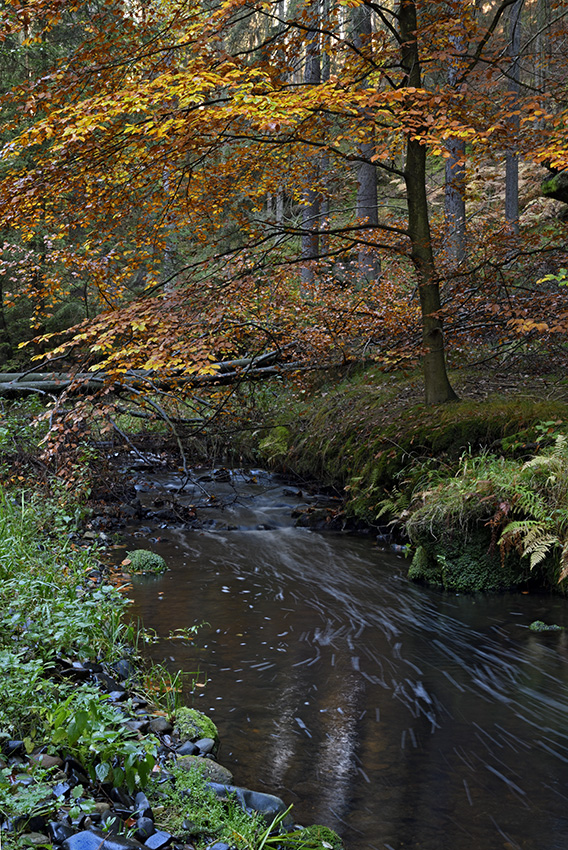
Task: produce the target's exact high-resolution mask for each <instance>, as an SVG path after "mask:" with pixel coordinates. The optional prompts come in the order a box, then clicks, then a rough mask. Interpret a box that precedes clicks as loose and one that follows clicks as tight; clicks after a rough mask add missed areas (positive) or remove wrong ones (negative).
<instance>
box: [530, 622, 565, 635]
mask: <svg viewBox="0 0 568 850" xmlns="http://www.w3.org/2000/svg"><path fill="white" fill-rule="evenodd" d="M529 629H530V630H531V632H561V631H562V630H563V626H557V625H555V624H552V625H547V624H546V623H543V621H542V620H533V622H532V623H531V624H530V626H529Z"/></svg>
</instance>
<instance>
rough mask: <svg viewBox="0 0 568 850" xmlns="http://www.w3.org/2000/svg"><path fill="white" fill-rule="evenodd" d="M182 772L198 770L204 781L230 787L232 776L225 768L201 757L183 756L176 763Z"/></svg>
mask: <svg viewBox="0 0 568 850" xmlns="http://www.w3.org/2000/svg"><path fill="white" fill-rule="evenodd" d="M176 764H177V766H178V767H181V768H182V770H200V771H202V772H203V775H204V776H205V778H206V779H209V780H210V781H211V782H220V783H221V784H222V785H230V784H231V783H232V781H233V774H232V773H231V771H230V770H228V769H227V768H226V767H223V765H221V764H217V762H216V761H211V760H210V759H204V758H202V757H201V756H183V757H182V758H180V759H178V760H177V762H176Z"/></svg>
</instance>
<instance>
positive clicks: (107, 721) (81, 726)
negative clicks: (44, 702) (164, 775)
mask: <svg viewBox="0 0 568 850" xmlns="http://www.w3.org/2000/svg"><path fill="white" fill-rule="evenodd" d="M123 721H124V716H123V715H122V714H121V713H120V712H119V711H118V710H117V709H116V708H114V706H112V704H111V703H110V702H109V700H108V697H106V696H104V695H101V694H100V693H99V692H98V691H97V690H96V689H94V688H90V687H87V686H85V687H83V688H81V689H80V690H78V691H76V692H75V693H73V694H71V695H70V696H69V697H68V698H67V699H66V700H65V701H64V702H62V703H60V704H59V705H57V706H56V707H55V708H54V709H53V711H51V712H49V713H48V714H47V716H46V730H47V732H48V733H49V738H50V740H51V742H52V745H53V746H54V747H55V748H57V749H61V750H63V751H64V752H66V753H69V754H71V755H73V756H74V757H75V758H77V759H78V760H79V761H80V762H81V764H83V766H84V767H85V768H86V769H87V771H88V772H89V775H90V777H91V779H92V780H93V781H97V780H98V781H99V782H112V784H113V785H115V786H117V787H120V786H121V785H124V784H126V786H127V788H128V790H129V791H133V790H134V789H135V788H143V787H145V786H146V785H147V784H148V781H149V778H150V774H151V771H152V768H153V767H154V764H155V762H156V753H155V744H154V743H153V742H152V741H151V740H149V739H148V740H142V741H138V740H137V739H136V737H135V734H134V733H133V732H131V731H130V730H128V729H127V728H126V727H125V726H124V725H123Z"/></svg>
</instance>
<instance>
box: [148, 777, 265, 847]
mask: <svg viewBox="0 0 568 850" xmlns="http://www.w3.org/2000/svg"><path fill="white" fill-rule="evenodd" d="M148 793H149V795H150V800H151V801H152V799H156V801H157V802H158V804H160V805H163V806H164V812H163V814H162V816H161V823H162V825H163V826H164V827H165V828H166V829H168V830H169V831H170V832H181V831H183V830H184V828H185V829H186V828H187V827H184V823H185V824H189V825H190V827H189V828H190V831H191V834H192V837H194V838H195V843H196V844H197V846H198V847H204V846H205V845H206V844H208V843H210V841H211V840H213V839H216V840H225V841H227V842H228V843H230V844H232V845H233V846H235V845H236V846H237V847H239V848H247V847H249V846H250V842H252V841H254V838H255V836H256V835H257V833H258V832H262V831H263V830H264V823H263V821H262V820H261V818H260V816H259V815H256V814H252V815H250V814H248V813H247V812H245V811H244V809H243V808H242V807H241V806H240V805H239V804H238V803H237V801H236V800H235V799H234V798H233V797H230V798H229V799H228V800H222V799H220V798H219V797H217V795H216V794H215V792H214V791H213V790H212V789H211V788H210V787H209V784H208V780H207V779H206V778H205V776H204V775H203V773H202V772H201V771H200V770H199V769H193V770H183V769H182V768H180V767H177V766H176V765H175V764H174V765H173V766H172V768H171V780H170V782H168V783H167V784H166V785H163V784H161V785H159V786H158V785H156V786H154V787H152V786H150V790H149V792H148Z"/></svg>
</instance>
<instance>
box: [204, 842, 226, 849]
mask: <svg viewBox="0 0 568 850" xmlns="http://www.w3.org/2000/svg"><path fill="white" fill-rule="evenodd" d="M205 850H231V845H230V844H225V842H224V841H216V842H215V843H214V844H208V845H207V846H206V848H205Z"/></svg>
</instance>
